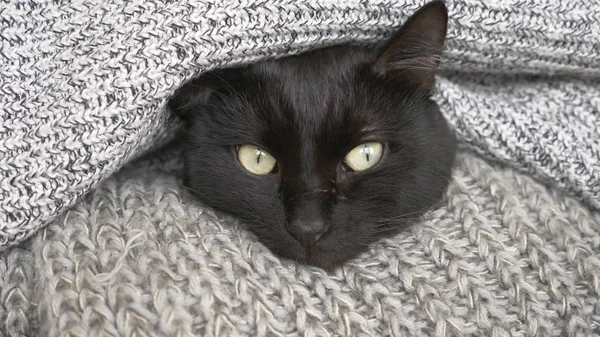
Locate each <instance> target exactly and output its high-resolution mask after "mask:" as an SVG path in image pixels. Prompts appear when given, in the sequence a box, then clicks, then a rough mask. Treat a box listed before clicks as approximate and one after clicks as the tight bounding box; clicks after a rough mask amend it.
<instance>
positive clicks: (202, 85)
mask: <svg viewBox="0 0 600 337" xmlns="http://www.w3.org/2000/svg"><path fill="white" fill-rule="evenodd" d="M219 73H220V71H214V72H209V73H205V74H202V75H200V76H198V77H196V78H194V79H192V80H189V81H188V82H186V83H184V84H183V85H182V86H181V87H179V88H178V89H177V90H175V93H173V96H171V98H170V99H169V102H168V105H169V109H171V112H173V113H174V114H175V115H177V116H179V117H180V118H181V119H183V120H184V121H186V122H187V121H189V120H190V118H192V117H193V115H194V111H197V109H198V108H200V107H202V106H204V105H206V103H207V102H208V99H209V98H210V96H211V95H212V94H213V93H214V92H215V91H217V90H219V88H221V86H222V83H223V80H222V75H220V74H219Z"/></svg>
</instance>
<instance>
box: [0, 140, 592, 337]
mask: <svg viewBox="0 0 600 337" xmlns="http://www.w3.org/2000/svg"><path fill="white" fill-rule="evenodd" d="M170 151H171V150H169V151H165V152H164V153H169V152H170ZM180 174H181V166H180V164H179V163H177V161H172V160H166V161H164V160H162V159H160V158H152V159H149V160H143V161H140V162H138V163H135V164H134V165H132V166H130V167H128V168H126V169H124V170H122V171H120V172H119V173H117V174H116V175H114V176H112V177H111V178H109V179H108V180H106V181H105V182H104V183H103V184H101V185H100V186H99V187H98V188H97V189H95V190H94V191H93V192H91V193H90V194H89V195H88V196H86V197H85V198H83V199H81V201H80V202H78V203H77V205H76V206H75V207H73V208H72V209H70V210H69V211H67V212H65V213H64V214H63V215H61V216H60V217H58V218H57V219H56V220H54V221H52V222H51V223H50V224H49V225H48V226H47V227H45V228H44V229H43V230H41V231H38V232H37V234H35V235H34V236H33V237H32V238H31V239H30V240H28V241H27V242H25V243H23V244H22V245H19V246H17V247H13V248H11V249H9V250H6V251H4V252H0V336H10V337H13V336H32V337H33V336H48V337H55V336H56V337H58V336H60V337H63V336H81V337H84V336H85V337H98V336H113V337H116V336H148V337H171V336H181V337H196V336H206V337H210V336H219V337H226V336H227V337H229V336H248V337H254V336H309V337H312V336H323V337H326V336H339V337H345V336H359V337H363V336H373V337H379V336H406V337H428V336H437V337H450V336H485V337H509V336H511V337H524V336H531V337H533V336H536V337H546V336H555V337H600V284H599V283H598V280H600V214H598V212H590V211H589V209H587V208H586V207H585V206H584V205H582V204H581V203H580V202H577V201H576V200H574V199H572V198H570V197H565V196H564V195H563V194H561V193H556V190H547V189H546V188H544V187H543V186H541V185H540V184H539V183H537V182H536V181H534V180H533V179H531V178H530V177H529V176H528V175H525V174H520V173H518V172H515V171H514V170H513V169H500V168H498V167H497V166H496V167H495V166H491V165H490V164H488V163H486V162H485V161H483V160H482V159H480V158H478V157H474V156H473V155H471V154H464V153H463V154H461V155H460V156H459V158H458V163H457V170H456V172H455V174H454V180H453V183H452V185H451V186H450V189H449V191H448V193H447V198H446V200H444V205H443V206H442V207H441V208H439V209H438V210H436V211H434V212H432V213H430V214H427V215H426V217H425V220H424V221H423V222H422V223H420V224H419V225H416V226H413V227H411V228H410V229H408V230H407V231H405V232H403V233H401V234H399V235H397V236H395V237H393V238H389V239H387V240H384V241H382V242H379V243H378V244H376V245H374V246H373V247H372V249H371V250H370V251H368V252H366V253H364V254H362V255H361V256H360V257H359V258H357V259H356V260H353V261H351V262H350V263H348V264H346V265H345V266H344V267H343V268H342V269H339V270H337V271H335V272H333V273H331V274H326V273H325V272H323V270H321V269H318V268H312V267H307V266H304V265H298V264H296V263H294V262H291V261H286V260H281V259H279V258H277V257H276V256H274V255H273V254H272V253H271V252H270V251H269V250H268V249H267V248H266V247H264V246H263V245H261V244H260V243H259V242H257V240H256V238H255V237H254V236H252V235H251V234H249V232H248V231H246V230H244V229H243V227H242V226H239V225H238V224H237V223H236V221H235V220H233V219H230V218H223V217H220V216H217V215H215V214H214V213H213V212H211V211H210V210H207V209H204V208H203V207H202V206H201V205H199V204H198V202H196V201H195V200H194V198H193V196H191V195H190V194H189V193H186V192H187V191H186V190H185V189H184V188H182V187H181V182H180V181H179V179H178V177H180Z"/></svg>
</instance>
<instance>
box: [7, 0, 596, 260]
mask: <svg viewBox="0 0 600 337" xmlns="http://www.w3.org/2000/svg"><path fill="white" fill-rule="evenodd" d="M420 5H422V1H420V0H403V1H397V0H366V1H365V0H339V1H328V0H305V1H296V0H264V1H247V0H200V1H197V0H194V1H192V0H187V1H186V0H183V1H162V0H161V1H153V0H150V1H123V0H106V1H101V2H98V1H92V0H76V1H42V0H39V1H28V2H22V1H4V2H3V3H2V5H1V6H0V250H2V249H5V248H6V247H8V246H10V245H14V244H16V243H19V242H21V241H22V240H24V239H25V238H27V237H29V236H30V235H32V233H34V232H35V231H36V230H37V229H39V228H40V226H42V225H44V224H46V223H47V222H48V221H50V220H52V219H53V218H55V217H56V216H57V215H59V214H60V213H61V212H62V211H64V210H65V209H66V208H68V207H70V206H72V205H73V204H74V203H75V202H76V201H77V200H78V199H79V198H80V197H81V196H83V195H84V194H85V193H86V192H88V191H90V189H92V188H93V187H94V186H96V185H97V184H98V182H100V181H101V180H103V179H105V178H107V177H108V176H109V175H111V174H112V173H113V172H115V171H116V170H118V169H119V168H120V167H122V166H123V164H125V163H127V162H128V161H130V160H131V159H132V158H134V157H136V156H138V155H139V154H140V153H142V152H143V151H144V150H145V149H148V148H150V147H153V146H156V145H158V144H162V143H164V140H165V139H167V138H168V137H169V136H171V134H172V133H173V130H174V125H175V124H173V120H172V119H171V118H170V117H169V112H168V111H166V110H165V108H164V106H165V104H164V103H165V100H166V99H167V97H168V96H169V95H170V94H172V92H173V91H174V90H175V88H177V87H178V86H179V85H180V84H181V83H182V82H183V81H185V80H187V79H189V78H190V77H192V76H194V75H195V74H197V73H198V72H200V71H204V70H207V69H210V68H213V67H219V66H225V65H231V64H239V63H242V62H251V61H255V60H259V59H262V58H264V57H267V56H278V55H287V54H292V53H297V52H300V51H303V50H308V49H311V48H315V47H319V46H324V45H331V44H337V43H341V42H347V41H357V42H376V41H381V40H382V39H383V38H385V37H387V36H389V34H390V33H391V31H392V29H394V28H395V27H397V26H398V25H399V24H400V23H401V22H403V20H404V19H405V18H406V17H407V16H408V15H410V14H411V13H412V12H414V10H416V8H417V7H418V6H420ZM448 7H449V11H450V18H451V21H450V28H449V38H448V43H447V52H446V56H445V60H444V62H443V69H444V71H443V72H442V74H441V78H440V83H439V95H438V99H439V101H440V104H441V105H442V109H443V111H444V112H445V113H446V115H447V116H448V118H449V119H450V121H451V123H452V124H453V126H454V127H455V128H456V130H457V134H458V135H459V137H460V139H461V140H462V141H463V142H464V143H467V144H470V145H472V146H473V147H474V148H475V149H477V151H479V152H480V153H482V154H484V155H486V156H487V157H488V158H493V159H497V160H501V161H502V162H504V163H507V164H509V165H513V166H514V167H517V168H519V169H522V170H527V171H530V172H532V173H533V174H535V175H536V176H537V177H539V178H541V179H543V180H544V181H546V182H550V183H553V184H555V185H557V186H559V187H561V188H563V189H566V190H568V191H570V192H571V193H573V194H574V195H575V196H577V197H579V198H580V199H581V200H584V201H586V202H587V203H588V204H590V205H592V206H594V207H599V206H600V170H599V167H600V164H599V159H598V158H599V153H600V150H599V148H600V146H599V139H600V131H599V130H600V122H599V118H598V111H599V108H600V81H599V80H598V78H599V76H600V4H598V2H595V1H589V0H575V1H574V0H569V1H566V0H564V1H562V0H561V1H557V0H504V1H496V2H494V3H493V4H488V3H485V4H484V3H482V2H479V1H473V0H454V1H448ZM549 75H553V76H552V77H550V76H549Z"/></svg>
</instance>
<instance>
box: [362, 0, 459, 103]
mask: <svg viewBox="0 0 600 337" xmlns="http://www.w3.org/2000/svg"><path fill="white" fill-rule="evenodd" d="M447 25H448V10H447V8H446V5H445V4H444V1H442V0H434V1H431V2H429V3H427V4H426V5H424V6H423V7H421V8H420V9H419V10H417V12H415V13H414V14H413V15H412V16H411V17H410V18H409V19H408V20H407V21H406V23H404V25H403V26H402V27H401V28H400V30H399V31H398V32H397V33H396V35H395V36H394V37H392V38H391V39H390V41H389V42H388V44H387V46H385V49H384V51H383V53H381V54H380V55H379V57H378V59H377V61H376V62H375V64H374V67H373V70H374V71H375V73H376V74H378V75H380V76H385V77H396V78H402V79H403V80H405V81H409V82H411V83H412V84H413V85H415V86H417V87H419V88H421V89H424V90H425V91H428V92H431V91H432V90H433V87H434V86H435V73H436V71H437V68H438V64H439V61H440V57H441V55H442V51H443V47H444V41H445V39H446V31H447Z"/></svg>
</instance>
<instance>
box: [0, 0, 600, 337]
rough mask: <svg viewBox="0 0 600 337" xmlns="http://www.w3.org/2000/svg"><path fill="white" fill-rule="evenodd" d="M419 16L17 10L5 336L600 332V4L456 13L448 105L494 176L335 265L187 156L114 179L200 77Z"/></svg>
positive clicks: (76, 7) (457, 8)
mask: <svg viewBox="0 0 600 337" xmlns="http://www.w3.org/2000/svg"><path fill="white" fill-rule="evenodd" d="M422 4H423V1H421V0H402V1H396V0H336V1H332V0H303V1H297V0H261V1H247V0H195V1H191V0H190V1H186V0H182V1H173V2H171V1H154V0H147V1H122V0H105V1H92V0H75V1H28V2H23V1H9V0H6V1H2V2H1V3H0V336H3V335H8V336H22V335H26V336H40V335H42V336H46V335H48V336H65V335H74V336H100V335H102V336H106V335H108V336H121V335H126V336H133V335H135V336H174V335H179V336H195V335H201V336H225V335H249V336H252V335H256V334H260V335H286V334H287V335H297V334H300V335H307V336H316V335H319V336H320V335H323V336H329V335H337V336H347V335H360V336H362V335H365V336H366V335H372V336H380V335H398V336H405V335H408V336H423V335H436V336H449V335H469V334H474V335H482V336H533V335H536V336H546V335H553V336H589V335H592V334H593V333H596V334H598V331H599V330H600V303H599V301H598V298H599V297H600V286H599V281H598V280H600V258H599V256H600V234H599V233H600V219H599V216H598V209H599V208H600V159H599V158H600V118H599V111H600V3H599V2H598V1H595V0H594V1H592V0H568V1H567V0H502V1H500V0H499V1H495V2H492V3H487V2H485V3H484V2H479V1H474V0H454V1H448V8H449V11H450V18H451V20H450V26H449V38H448V43H447V48H446V54H445V57H444V60H443V62H442V72H441V74H440V77H439V83H438V89H439V90H438V94H437V97H436V99H437V100H438V101H439V103H440V105H441V107H442V110H443V111H444V113H445V114H446V116H447V117H448V119H449V120H450V122H451V124H452V125H453V127H454V128H455V130H456V133H457V135H458V137H459V139H460V140H461V141H462V143H463V144H465V145H467V146H468V147H469V148H471V149H473V150H475V152H477V153H478V154H479V155H481V156H483V158H485V159H487V160H488V162H487V163H486V162H484V161H482V160H481V159H479V158H478V157H475V155H474V154H472V153H471V152H469V154H467V153H463V155H462V157H461V159H460V162H459V168H458V170H457V173H456V177H455V182H454V183H453V185H452V187H451V189H450V191H449V192H448V200H447V205H446V207H444V208H442V209H440V210H438V211H435V212H432V213H431V214H429V215H428V216H427V218H426V220H425V221H424V223H423V224H421V225H419V226H416V227H415V228H414V229H412V230H411V231H408V232H406V233H404V234H401V235H399V236H397V237H395V238H392V239H390V240H387V241H385V242H383V243H380V244H379V245H378V246H376V247H374V248H373V249H372V251H371V252H369V253H368V254H365V255H364V256H363V257H361V258H360V259H358V260H357V261H356V262H354V263H352V264H350V265H348V266H346V267H345V268H343V269H342V270H340V271H338V272H336V273H335V274H332V275H327V274H324V273H323V272H322V271H319V270H316V269H311V268H309V267H304V266H297V265H293V264H290V263H288V262H285V261H280V260H279V259H278V258H276V257H274V256H273V255H272V254H270V253H269V252H268V251H267V250H266V249H265V248H264V247H263V246H261V245H260V244H259V243H257V241H256V240H255V239H253V238H252V237H250V235H249V234H248V233H246V232H244V231H243V230H241V229H238V227H237V225H236V224H235V221H234V220H233V219H221V218H217V215H215V214H213V213H212V212H211V211H210V210H208V209H203V208H201V206H200V205H197V204H196V203H194V202H193V201H191V200H189V199H188V197H187V196H186V194H185V193H181V191H180V190H179V187H178V186H179V185H178V183H177V181H176V180H175V179H176V177H177V174H176V172H177V171H176V168H177V167H178V166H177V165H178V164H176V163H175V162H174V161H173V160H162V161H161V160H159V159H157V158H154V159H152V160H143V161H140V162H137V163H136V164H132V166H130V167H129V168H127V169H125V170H122V171H120V172H119V173H118V174H117V175H116V176H114V173H115V172H117V171H119V170H120V169H121V168H123V167H124V165H126V164H128V163H131V162H132V160H133V159H135V158H137V157H139V156H141V155H143V154H144V153H146V152H147V150H149V149H155V148H158V147H159V146H161V145H163V144H165V143H166V142H167V141H168V140H169V139H170V138H171V137H172V136H173V134H174V133H175V131H176V130H177V122H176V121H175V120H174V119H173V118H172V117H171V115H170V113H169V111H167V110H166V109H165V102H166V99H167V98H168V96H169V95H171V94H172V93H173V91H174V90H175V89H176V88H177V87H178V86H179V85H180V84H181V83H182V82H184V81H186V80H187V79H189V78H191V77H192V76H194V75H196V74H197V73H199V72H202V71H206V70H208V69H212V68H214V67H222V66H226V65H233V64H240V63H244V62H252V61H256V60H260V59H263V58H265V57H272V56H283V55H289V54H294V53H298V52H302V51H306V50H309V49H313V48H317V47H320V46H326V45H332V44H338V43H342V42H350V41H353V42H359V43H363V42H368V43H371V42H378V41H382V40H383V39H384V38H386V37H387V36H389V34H390V33H391V32H392V31H393V29H394V28H396V27H398V26H399V24H401V23H402V22H403V20H404V19H405V18H407V17H408V15H410V14H411V13H412V12H414V10H416V8H417V7H419V6H420V5H422ZM170 151H171V150H168V152H170ZM492 163H493V165H501V164H502V165H504V166H503V167H504V168H503V169H501V168H499V167H496V166H490V165H492ZM530 177H532V178H533V179H535V180H532V178H530ZM540 183H542V184H544V185H540ZM543 186H547V187H548V188H550V189H551V190H546V187H543ZM90 191H92V192H91V193H89V192H90ZM86 195H87V196H86ZM41 228H43V230H40V229H41ZM32 236H33V237H32ZM29 237H32V239H31V240H28V241H27V242H23V241H25V239H26V238H29Z"/></svg>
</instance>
